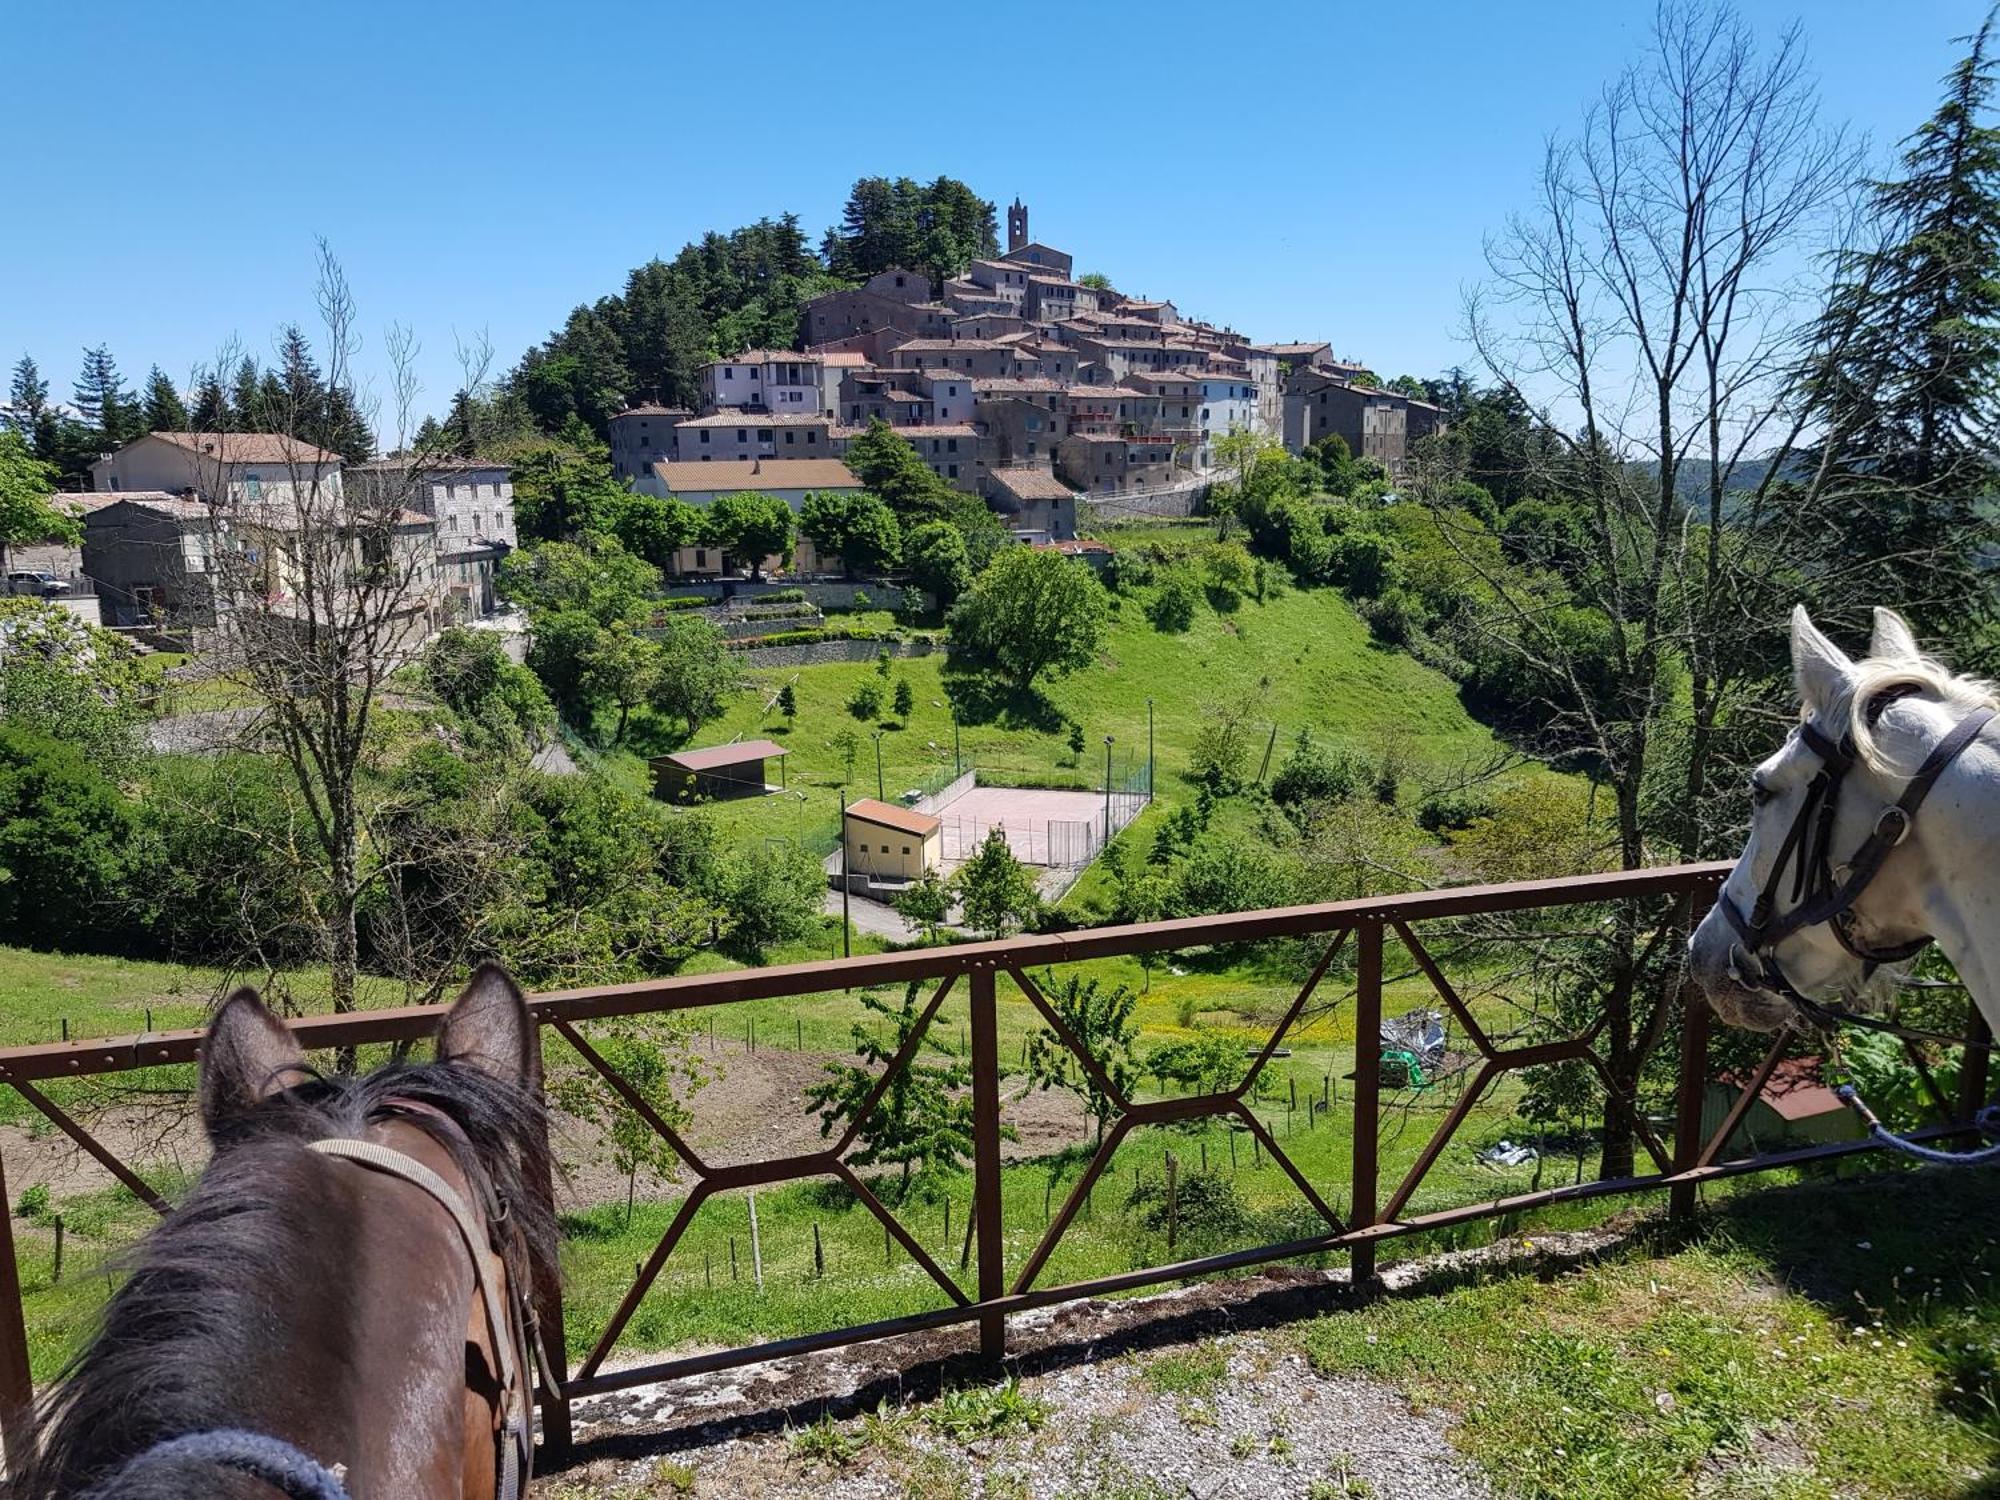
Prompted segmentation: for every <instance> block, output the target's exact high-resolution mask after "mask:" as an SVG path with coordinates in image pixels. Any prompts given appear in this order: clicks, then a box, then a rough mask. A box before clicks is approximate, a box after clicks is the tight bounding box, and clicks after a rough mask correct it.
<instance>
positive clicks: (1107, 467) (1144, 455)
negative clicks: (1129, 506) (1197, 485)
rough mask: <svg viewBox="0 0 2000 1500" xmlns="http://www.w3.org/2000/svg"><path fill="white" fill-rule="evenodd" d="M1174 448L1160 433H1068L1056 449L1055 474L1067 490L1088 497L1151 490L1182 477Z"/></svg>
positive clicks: (1167, 438)
mask: <svg viewBox="0 0 2000 1500" xmlns="http://www.w3.org/2000/svg"><path fill="white" fill-rule="evenodd" d="M1174 448H1175V444H1174V442H1173V440H1172V439H1171V438H1169V437H1166V436H1164V435H1162V434H1141V435H1137V436H1132V437H1121V436H1119V435H1117V434H1115V433H1072V434H1071V435H1070V436H1069V437H1066V438H1064V439H1063V440H1062V442H1061V443H1060V444H1058V445H1057V447H1056V464H1055V471H1056V474H1057V476H1058V477H1059V478H1062V479H1064V480H1067V481H1068V482H1069V484H1070V486H1071V488H1073V489H1076V490H1081V491H1084V492H1086V493H1088V494H1091V495H1122V494H1129V493H1131V492H1132V491H1134V490H1145V489H1155V488H1158V487H1159V486H1161V485H1166V484H1171V483H1172V482H1173V481H1174V480H1176V479H1177V478H1181V477H1183V476H1182V475H1181V474H1180V473H1179V472H1178V471H1177V470H1176V468H1175V465H1174Z"/></svg>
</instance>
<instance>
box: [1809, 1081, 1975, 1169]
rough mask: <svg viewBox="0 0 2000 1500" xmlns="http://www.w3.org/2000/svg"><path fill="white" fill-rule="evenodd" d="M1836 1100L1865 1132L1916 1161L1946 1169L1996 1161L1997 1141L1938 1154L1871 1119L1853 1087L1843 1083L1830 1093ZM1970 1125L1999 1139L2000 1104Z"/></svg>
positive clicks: (1864, 1104)
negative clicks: (1968, 1148) (1843, 1105)
mask: <svg viewBox="0 0 2000 1500" xmlns="http://www.w3.org/2000/svg"><path fill="white" fill-rule="evenodd" d="M1833 1092H1834V1095H1835V1097H1836V1098H1838V1099H1839V1100H1840V1102H1841V1103H1842V1104H1845V1105H1846V1106H1847V1107H1848V1108H1849V1109H1851V1110H1853V1111H1854V1113H1855V1114H1856V1115H1858V1116H1859V1117H1860V1119H1861V1123H1862V1124H1864V1125H1866V1126H1867V1127H1868V1133H1869V1134H1870V1135H1872V1136H1873V1137H1875V1139H1876V1140H1878V1141H1880V1142H1881V1143H1882V1144H1883V1145H1885V1146H1887V1147H1889V1148H1890V1149H1891V1150H1894V1151H1900V1152H1902V1153H1903V1154H1904V1155H1905V1156H1913V1157H1915V1158H1916V1159H1917V1160H1918V1161H1928V1162H1935V1163H1937V1164H1938V1165H1940V1166H1946V1167H1976V1166H1978V1165H1980V1164H1981V1163H1982V1162H1989V1161H2000V1140H1996V1141H1994V1142H1993V1144H1991V1145H1990V1146H1981V1147H1979V1148H1977V1149H1976V1150H1972V1151H1940V1150H1938V1149H1937V1148H1936V1147H1935V1146H1926V1145H1924V1144H1923V1143H1921V1142H1919V1141H1909V1140H1905V1139H1903V1137H1901V1136H1900V1135H1897V1134H1896V1133H1895V1132H1894V1131H1892V1130H1890V1129H1889V1127H1888V1126H1887V1125H1884V1124H1883V1123H1882V1122H1881V1121H1880V1120H1879V1119H1877V1118H1876V1116H1875V1111H1874V1110H1872V1109H1870V1108H1869V1107H1868V1105H1867V1104H1866V1102H1865V1101H1863V1099H1862V1097H1861V1095H1860V1094H1858V1093H1856V1092H1855V1089H1854V1085H1853V1084H1851V1083H1843V1084H1841V1085H1840V1086H1839V1087H1838V1088H1836V1089H1835V1090H1834V1091H1833ZM1972 1126H1973V1128H1974V1129H1975V1130H1977V1131H1978V1132H1979V1133H1980V1134H1981V1135H1985V1136H2000V1105H1994V1104H1989V1105H1987V1106H1986V1107H1985V1108H1983V1109H1982V1110H1980V1111H1979V1113H1978V1114H1976V1115H1974V1116H1973V1117H1972Z"/></svg>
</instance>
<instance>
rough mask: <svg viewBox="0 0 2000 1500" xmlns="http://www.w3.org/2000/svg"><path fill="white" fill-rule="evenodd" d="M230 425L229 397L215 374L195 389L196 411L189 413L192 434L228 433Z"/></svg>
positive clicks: (206, 376)
mask: <svg viewBox="0 0 2000 1500" xmlns="http://www.w3.org/2000/svg"><path fill="white" fill-rule="evenodd" d="M229 425H230V413H229V396H228V394H227V393H226V392H225V391H224V390H223V389H222V382H221V381H220V380H218V379H216V378H215V375H214V373H213V372H210V373H209V374H206V375H204V376H202V378H201V380H200V381H199V382H198V383H197V384H196V386H195V388H194V409H193V410H192V411H190V412H189V413H188V430H189V431H191V432H226V431H227V430H228V429H229Z"/></svg>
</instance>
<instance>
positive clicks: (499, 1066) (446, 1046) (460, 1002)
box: [438, 964, 542, 1089]
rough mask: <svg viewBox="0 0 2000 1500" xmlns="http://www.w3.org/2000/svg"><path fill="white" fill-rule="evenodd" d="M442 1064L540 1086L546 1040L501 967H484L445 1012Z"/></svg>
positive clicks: (440, 1041) (524, 998)
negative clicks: (543, 1041)
mask: <svg viewBox="0 0 2000 1500" xmlns="http://www.w3.org/2000/svg"><path fill="white" fill-rule="evenodd" d="M438 1061H440V1062H448V1063H461V1064H463V1065H465V1066H466V1067H471V1068H478V1069H479V1070H480V1071H482V1072H485V1073H491V1074H492V1075H493V1076H494V1077H495V1078H501V1079H505V1080H506V1081H507V1082H508V1083H512V1084H518V1085H519V1086H520V1087H522V1088H525V1089H534V1088H536V1087H538V1086H539V1085H540V1084H541V1081H542V1049H541V1041H540V1038H538V1037H537V1036H536V1034H535V1021H534V1018H533V1017H532V1016H530V1015H529V1014H528V997H527V996H525V995H523V994H522V993H521V987H520V986H519V985H517V984H516V983H514V978H513V976H512V975H511V974H509V973H508V972H507V971H506V970H505V969H503V968H501V967H500V965H498V964H481V965H480V966H479V968H478V969H477V970H476V971H475V972H474V973H473V976H472V982H471V983H470V984H468V985H466V987H465V991H464V993H463V994H461V995H460V996H459V997H458V999H457V1000H455V1001H453V1002H452V1007H451V1009H450V1010H448V1011H446V1012H445V1017H444V1025H443V1026H442V1027H440V1028H439V1029H438Z"/></svg>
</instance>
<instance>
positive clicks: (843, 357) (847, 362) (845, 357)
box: [819, 349, 873, 370]
mask: <svg viewBox="0 0 2000 1500" xmlns="http://www.w3.org/2000/svg"><path fill="white" fill-rule="evenodd" d="M819 362H820V363H821V364H823V365H832V366H834V367H835V368H836V369H842V370H847V369H853V368H854V367H855V366H857V365H867V364H872V363H873V361H872V360H870V359H869V358H868V356H867V355H865V354H856V353H855V352H854V351H853V350H851V349H834V350H829V351H828V352H826V353H824V354H822V355H820V356H819Z"/></svg>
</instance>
